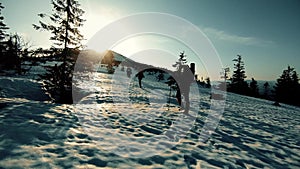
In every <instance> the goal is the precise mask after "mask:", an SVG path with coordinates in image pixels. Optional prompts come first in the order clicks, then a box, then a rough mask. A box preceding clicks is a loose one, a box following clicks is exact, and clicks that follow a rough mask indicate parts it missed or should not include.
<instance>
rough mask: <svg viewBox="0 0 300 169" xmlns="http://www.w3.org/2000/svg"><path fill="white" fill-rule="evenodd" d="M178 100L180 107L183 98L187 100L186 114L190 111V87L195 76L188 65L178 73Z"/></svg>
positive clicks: (182, 67) (183, 66)
mask: <svg viewBox="0 0 300 169" xmlns="http://www.w3.org/2000/svg"><path fill="white" fill-rule="evenodd" d="M176 76H177V77H176V83H177V84H176V99H177V101H178V104H179V106H181V107H183V105H182V96H183V98H184V100H185V106H184V110H185V111H184V112H185V113H188V112H189V110H190V86H191V83H192V82H193V81H194V74H193V72H192V71H191V69H190V68H189V66H188V65H182V66H181V67H180V68H179V70H178V71H177V73H176Z"/></svg>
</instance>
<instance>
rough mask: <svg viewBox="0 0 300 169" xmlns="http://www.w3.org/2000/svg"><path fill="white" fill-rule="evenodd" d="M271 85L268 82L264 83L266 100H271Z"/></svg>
mask: <svg viewBox="0 0 300 169" xmlns="http://www.w3.org/2000/svg"><path fill="white" fill-rule="evenodd" d="M269 92H270V85H269V83H268V82H266V83H264V98H265V99H269Z"/></svg>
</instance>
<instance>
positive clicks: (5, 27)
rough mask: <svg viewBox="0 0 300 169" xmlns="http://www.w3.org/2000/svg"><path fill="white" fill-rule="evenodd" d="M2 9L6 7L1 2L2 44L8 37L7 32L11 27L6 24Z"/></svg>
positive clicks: (0, 38) (0, 34) (0, 27)
mask: <svg viewBox="0 0 300 169" xmlns="http://www.w3.org/2000/svg"><path fill="white" fill-rule="evenodd" d="M2 9H4V6H3V5H2V3H1V2H0V42H3V41H4V40H5V38H6V37H7V36H8V34H7V33H6V30H8V29H9V27H8V26H7V25H6V24H5V23H4V17H3V16H2Z"/></svg>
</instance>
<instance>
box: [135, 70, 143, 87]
mask: <svg viewBox="0 0 300 169" xmlns="http://www.w3.org/2000/svg"><path fill="white" fill-rule="evenodd" d="M135 76H136V77H137V78H138V80H139V86H140V88H142V79H143V78H144V77H145V76H144V73H143V71H140V72H139V73H138V74H136V75H135Z"/></svg>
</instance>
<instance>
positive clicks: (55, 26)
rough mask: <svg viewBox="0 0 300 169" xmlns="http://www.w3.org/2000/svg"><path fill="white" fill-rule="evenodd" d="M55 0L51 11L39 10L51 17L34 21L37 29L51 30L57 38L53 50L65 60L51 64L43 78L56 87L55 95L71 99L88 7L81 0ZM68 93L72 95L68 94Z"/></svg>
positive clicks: (53, 37) (52, 2)
mask: <svg viewBox="0 0 300 169" xmlns="http://www.w3.org/2000/svg"><path fill="white" fill-rule="evenodd" d="M51 4H52V6H53V13H52V14H51V15H48V14H43V13H42V14H38V16H39V17H41V18H48V20H47V21H49V22H45V21H39V24H33V27H34V28H35V29H36V30H40V31H49V32H51V34H52V36H51V37H50V40H52V41H53V45H52V47H51V49H52V52H53V53H54V55H55V56H57V58H58V59H59V60H61V61H62V62H63V63H62V64H61V65H56V66H55V67H52V68H47V69H48V73H47V74H46V75H44V76H42V78H43V79H44V80H46V81H48V83H50V84H53V86H52V89H51V90H52V91H55V93H53V94H54V95H60V96H61V97H59V102H67V103H71V101H70V98H69V96H70V92H71V87H72V86H71V84H72V83H71V81H72V72H73V66H74V63H75V59H74V55H76V53H78V50H79V49H81V48H82V45H81V41H82V40H83V35H82V34H81V33H80V31H79V27H81V26H83V22H84V21H85V20H84V19H82V15H83V14H84V11H83V10H82V9H81V8H80V4H79V2H78V1H77V0H52V1H51ZM61 47H63V48H61ZM75 58H76V56H75ZM58 71H60V72H58ZM53 77H55V78H53ZM54 79H59V82H60V83H59V84H57V82H55V81H54ZM50 86H51V85H50ZM53 89H57V90H53ZM65 96H67V97H68V98H65Z"/></svg>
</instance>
